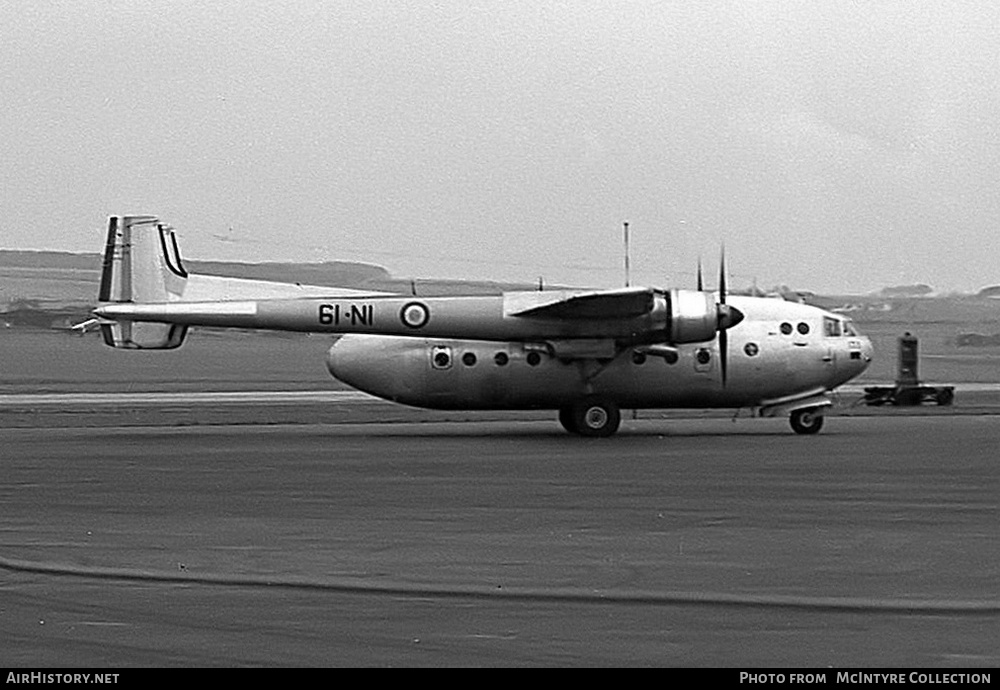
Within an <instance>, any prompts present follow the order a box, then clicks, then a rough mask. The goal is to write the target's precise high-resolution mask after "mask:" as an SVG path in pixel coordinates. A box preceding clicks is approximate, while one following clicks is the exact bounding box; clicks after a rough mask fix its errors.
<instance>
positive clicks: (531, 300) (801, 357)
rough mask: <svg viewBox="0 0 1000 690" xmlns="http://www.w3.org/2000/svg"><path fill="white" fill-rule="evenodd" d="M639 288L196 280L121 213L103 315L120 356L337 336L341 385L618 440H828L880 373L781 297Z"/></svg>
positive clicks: (809, 310) (144, 225) (812, 311)
mask: <svg viewBox="0 0 1000 690" xmlns="http://www.w3.org/2000/svg"><path fill="white" fill-rule="evenodd" d="M701 283H702V281H701V276H700V270H699V279H698V286H697V287H698V289H696V290H690V289H679V288H672V289H659V288H647V287H627V288H622V289H611V290H564V289H558V290H536V291H525V292H505V293H503V294H500V295H487V296H483V295H476V296H452V297H417V296H414V295H402V294H397V293H388V292H366V291H360V290H348V289H342V288H333V287H323V286H315V285H300V284H297V283H278V282H271V281H262V280H247V279H239V278H228V277H221V276H209V275H194V274H189V273H188V272H187V271H186V270H185V268H184V265H183V263H182V261H181V256H180V252H179V250H178V246H177V240H176V236H175V234H174V231H173V229H172V228H171V227H170V226H169V225H166V224H164V223H162V222H160V221H159V220H158V219H157V218H156V217H153V216H112V217H111V219H110V221H109V226H108V236H107V245H106V248H105V252H104V261H103V272H102V276H101V286H100V294H99V305H98V307H97V308H96V309H95V314H96V316H97V318H98V319H99V323H100V327H101V331H102V334H103V337H104V341H105V342H106V343H107V344H108V345H111V346H112V347H116V348H131V349H171V348H176V347H179V346H180V345H181V344H182V343H183V342H184V338H185V336H186V334H187V331H188V327H190V326H208V327H223V328H252V329H274V330H281V331H300V332H309V333H330V334H338V335H340V336H341V337H340V338H339V339H338V340H337V341H336V342H335V343H334V344H333V346H332V347H331V348H330V350H329V353H328V355H327V367H328V369H329V370H330V373H331V374H332V375H333V376H334V377H335V378H337V379H339V380H341V381H343V382H344V383H347V384H349V385H351V386H353V387H355V388H357V389H360V390H362V391H365V392H367V393H370V394H372V395H376V396H379V397H381V398H385V399H386V400H392V401H395V402H398V403H403V404H407V405H413V406H417V407H426V408H435V409H462V410H527V409H551V410H557V411H558V416H559V421H560V422H561V423H562V425H563V427H564V428H565V429H567V430H568V431H570V432H572V433H575V434H580V435H582V436H610V435H612V434H614V433H615V432H616V431H617V430H618V427H619V424H620V422H621V410H622V409H646V408H732V409H740V408H750V409H752V410H753V411H754V413H755V414H756V415H758V416H763V417H773V416H777V415H789V417H790V421H791V426H792V429H793V430H795V431H796V432H797V433H800V434H814V433H816V432H818V431H819V430H820V428H821V427H822V425H823V414H824V412H825V411H826V410H827V409H828V408H829V407H830V406H831V405H832V399H831V396H830V393H831V391H833V389H835V388H836V387H837V386H839V385H841V384H843V383H845V382H847V381H849V380H851V379H852V378H854V377H856V376H857V375H858V374H860V373H861V372H862V371H864V369H865V368H866V367H867V366H868V364H869V362H870V361H871V357H872V346H871V342H870V341H869V340H868V338H866V337H864V336H862V335H860V334H859V333H858V332H857V330H856V329H855V327H854V325H853V324H852V323H851V321H850V320H849V319H846V318H844V317H843V316H840V315H838V314H834V313H831V312H827V311H824V310H822V309H819V308H816V307H813V306H809V305H805V304H799V303H796V302H789V301H785V300H782V299H776V298H761V297H744V296H738V295H727V292H726V285H725V268H724V262H723V267H722V269H721V270H720V276H719V289H718V291H709V290H705V289H703V287H702V284H701Z"/></svg>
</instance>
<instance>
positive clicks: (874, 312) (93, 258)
mask: <svg viewBox="0 0 1000 690" xmlns="http://www.w3.org/2000/svg"><path fill="white" fill-rule="evenodd" d="M185 266H186V267H187V269H188V270H189V271H191V272H192V273H207V274H213V275H222V276H230V277H235V278H249V279H255V280H273V281H282V282H299V283H304V284H311V285H329V286H334V287H348V288H357V289H364V290H375V291H385V292H396V293H405V294H413V293H415V294H418V295H423V296H434V295H455V294H498V293H500V292H502V291H504V290H533V289H536V288H537V286H536V285H525V284H517V283H497V282H487V281H457V280H434V279H430V280H428V279H415V280H414V279H408V278H397V277H394V276H393V275H392V274H391V273H390V272H389V271H388V270H387V269H385V268H383V267H382V266H377V265H374V264H366V263H355V262H347V261H331V262H326V263H311V264H300V263H257V264H248V263H235V262H221V261H185ZM100 275H101V256H100V255H99V254H73V253H69V252H55V251H11V250H0V319H2V320H3V322H4V323H6V324H9V325H30V326H35V327H53V326H54V327H56V328H65V327H67V326H69V325H72V324H74V323H79V322H80V321H83V320H85V319H87V318H89V315H90V311H91V309H92V308H93V306H94V303H95V299H96V295H97V289H98V285H99V283H100ZM780 294H781V295H782V296H783V297H784V298H786V299H797V300H800V301H803V302H806V303H809V304H814V305H816V306H819V307H822V308H824V309H828V310H830V311H834V312H838V313H842V314H844V315H847V316H850V317H851V318H853V319H854V320H855V321H856V322H857V323H858V324H859V325H861V326H862V327H865V326H871V325H873V324H882V325H891V326H893V327H896V326H897V325H898V327H899V329H901V330H906V329H907V328H914V327H916V325H917V324H929V323H933V324H949V325H950V326H951V327H952V328H953V330H954V331H955V336H954V337H955V338H959V337H961V336H962V335H965V334H970V333H971V334H981V335H986V336H992V335H994V334H995V333H997V332H998V331H1000V299H996V298H993V297H992V293H990V292H989V291H988V290H984V291H981V292H980V293H979V294H978V295H943V296H942V295H935V294H934V293H933V291H932V288H930V287H929V286H926V285H923V284H918V285H915V286H900V287H888V288H885V289H883V290H881V291H879V292H875V293H871V294H867V295H817V294H814V293H811V292H805V291H801V292H796V291H793V290H789V289H788V288H783V289H782V290H781V291H780ZM966 340H967V341H968V342H970V343H979V342H986V341H982V340H979V339H976V338H971V339H966ZM990 342H991V341H990Z"/></svg>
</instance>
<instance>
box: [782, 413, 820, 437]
mask: <svg viewBox="0 0 1000 690" xmlns="http://www.w3.org/2000/svg"><path fill="white" fill-rule="evenodd" d="M788 421H789V423H791V425H792V431H794V432H795V433H796V434H818V433H819V430H820V429H822V428H823V414H822V413H821V412H820V411H819V408H818V407H807V408H806V409H804V410H795V411H794V412H792V414H791V416H790V417H789V418H788Z"/></svg>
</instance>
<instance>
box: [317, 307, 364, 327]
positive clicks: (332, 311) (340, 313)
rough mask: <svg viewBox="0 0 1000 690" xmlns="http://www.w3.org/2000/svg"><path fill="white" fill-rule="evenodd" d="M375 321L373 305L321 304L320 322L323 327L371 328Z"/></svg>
mask: <svg viewBox="0 0 1000 690" xmlns="http://www.w3.org/2000/svg"><path fill="white" fill-rule="evenodd" d="M374 321H375V306H374V305H373V304H349V305H348V304H344V305H341V304H321V305H319V322H320V324H321V325H323V326H339V325H341V324H344V325H346V324H348V323H349V324H351V326H371V325H373V322H374Z"/></svg>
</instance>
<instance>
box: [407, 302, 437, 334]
mask: <svg viewBox="0 0 1000 690" xmlns="http://www.w3.org/2000/svg"><path fill="white" fill-rule="evenodd" d="M430 317H431V313H430V311H429V310H428V309H427V307H426V306H425V305H423V304H421V303H420V302H409V303H408V304H405V305H403V308H402V309H400V310H399V318H400V320H401V321H402V322H403V325H404V326H408V327H409V328H421V327H422V326H424V324H426V323H427V320H428V319H429V318H430Z"/></svg>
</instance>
